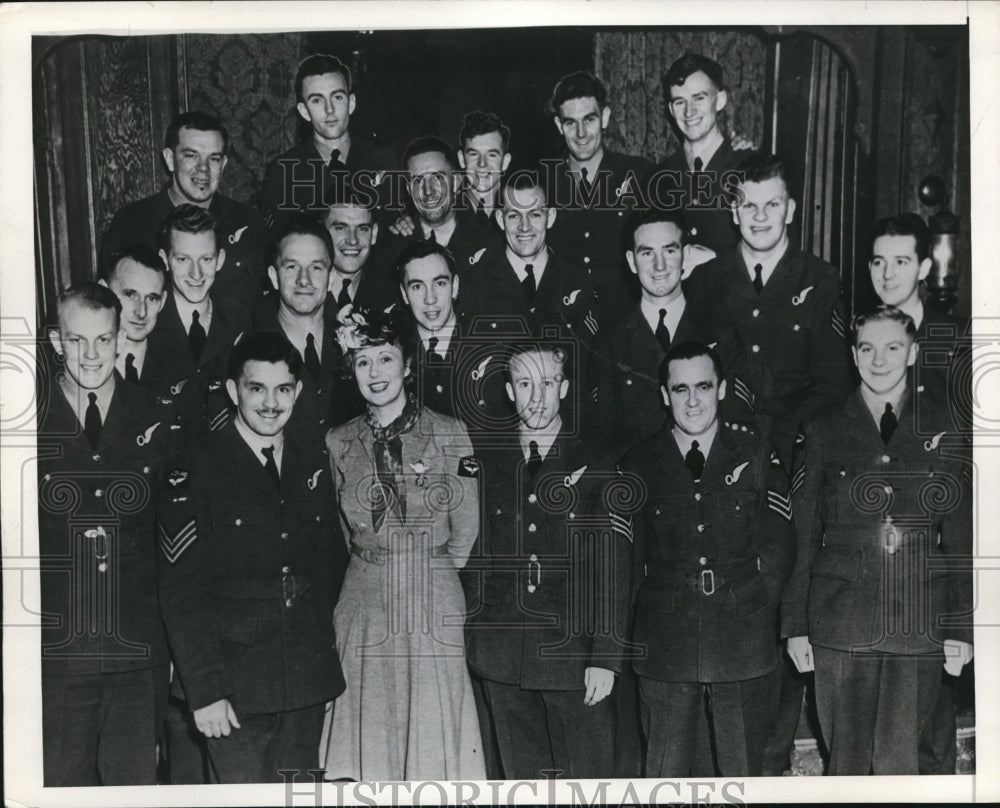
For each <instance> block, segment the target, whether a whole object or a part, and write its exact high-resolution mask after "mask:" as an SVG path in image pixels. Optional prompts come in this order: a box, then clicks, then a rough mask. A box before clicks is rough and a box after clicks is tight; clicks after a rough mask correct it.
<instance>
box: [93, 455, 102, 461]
mask: <svg viewBox="0 0 1000 808" xmlns="http://www.w3.org/2000/svg"><path fill="white" fill-rule="evenodd" d="M100 461H101V456H100V455H99V454H95V455H94V462H95V463H99V462H100Z"/></svg>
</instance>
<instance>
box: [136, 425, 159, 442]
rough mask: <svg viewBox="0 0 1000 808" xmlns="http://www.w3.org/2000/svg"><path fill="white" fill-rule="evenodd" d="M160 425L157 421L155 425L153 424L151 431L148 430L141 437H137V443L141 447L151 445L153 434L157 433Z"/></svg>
mask: <svg viewBox="0 0 1000 808" xmlns="http://www.w3.org/2000/svg"><path fill="white" fill-rule="evenodd" d="M159 425H160V421H157V422H156V423H155V424H153V425H152V426H151V427H149V429H147V430H146V431H145V432H143V433H142V434H141V435H136V438H135V442H136V443H137V444H138V445H139V446H145V445H146V444H147V443H149V441H150V439H151V438H152V437H153V433H154V432H155V431H156V428H157V427H158V426H159Z"/></svg>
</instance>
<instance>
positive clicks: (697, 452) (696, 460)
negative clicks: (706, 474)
mask: <svg viewBox="0 0 1000 808" xmlns="http://www.w3.org/2000/svg"><path fill="white" fill-rule="evenodd" d="M684 465H685V466H687V467H688V471H690V472H691V477H692V478H694V480H695V482H697V481H698V480H700V479H701V473H702V472H703V471H704V470H705V455H703V454H702V453H701V449H699V448H698V441H696V440H693V441H691V448H690V449H688V453H687V454H686V455H684Z"/></svg>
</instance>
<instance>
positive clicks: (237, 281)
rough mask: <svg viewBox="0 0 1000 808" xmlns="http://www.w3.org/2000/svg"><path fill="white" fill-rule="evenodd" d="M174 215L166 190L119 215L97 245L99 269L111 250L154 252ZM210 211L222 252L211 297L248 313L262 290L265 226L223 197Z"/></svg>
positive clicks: (215, 199) (240, 205) (215, 198)
mask: <svg viewBox="0 0 1000 808" xmlns="http://www.w3.org/2000/svg"><path fill="white" fill-rule="evenodd" d="M173 209H174V203H173V202H171V201H170V196H169V195H168V194H167V191H166V189H164V190H162V191H160V192H159V193H157V194H153V196H147V197H146V198H145V199H140V200H139V201H138V202H133V203H132V204H130V205H126V206H125V207H123V208H122V209H121V210H119V211H118V212H117V213H116V214H115V216H114V218H113V219H112V220H111V225H110V226H109V227H108V232H107V233H106V234H105V236H104V241H102V242H101V266H102V267H103V266H107V262H108V261H109V260H110V258H111V255H112V254H113V253H114V252H115V250H118V249H121V248H122V247H125V246H126V245H128V244H132V243H134V242H138V243H139V244H144V245H146V246H147V247H149V248H150V249H151V250H153V251H156V250H157V249H158V247H159V245H158V244H157V235H158V234H159V231H160V225H161V224H163V220H164V219H166V218H167V216H168V215H169V214H170V212H171V211H172V210H173ZM209 210H210V211H211V213H212V215H213V216H215V218H216V219H217V220H218V222H219V232H220V233H221V234H222V241H221V243H220V244H219V247H221V248H222V249H224V250H225V251H226V260H225V262H224V263H223V265H222V269H220V270H219V272H218V274H217V275H216V276H215V283H214V285H213V287H212V295H213V296H214V297H216V298H218V299H219V300H222V301H224V302H225V303H226V304H227V305H229V306H230V307H233V306H238V307H239V308H241V309H243V310H245V311H246V312H247V313H249V312H251V311H252V310H253V306H254V304H255V303H256V301H257V299H258V298H259V297H260V296H261V295H262V294H263V293H264V290H265V277H266V275H267V272H266V270H267V263H266V262H267V258H266V256H265V252H266V250H267V239H268V236H267V230H266V228H265V227H264V220H263V218H262V217H261V215H260V214H259V213H258V212H257V211H256V210H254V209H253V208H251V207H250V206H249V205H244V204H243V203H242V202H237V201H236V200H235V199H230V198H229V197H228V196H223V195H222V194H215V196H213V197H212V204H211V205H210V206H209Z"/></svg>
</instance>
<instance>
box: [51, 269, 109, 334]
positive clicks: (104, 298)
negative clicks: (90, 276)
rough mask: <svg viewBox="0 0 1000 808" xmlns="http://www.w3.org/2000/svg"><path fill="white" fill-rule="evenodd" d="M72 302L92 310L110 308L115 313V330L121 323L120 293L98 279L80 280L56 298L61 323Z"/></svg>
mask: <svg viewBox="0 0 1000 808" xmlns="http://www.w3.org/2000/svg"><path fill="white" fill-rule="evenodd" d="M70 303H77V304H79V305H80V306H82V307H83V308H85V309H90V310H91V311H103V310H104V309H108V310H110V311H113V312H114V314H115V331H117V330H118V328H119V327H120V325H121V319H122V304H121V301H120V300H119V299H118V295H116V294H115V293H114V292H112V291H111V290H110V289H109V288H108V287H107V286H104V285H102V284H100V283H97V281H80V282H79V283H74V284H73V285H72V286H67V287H66V288H65V289H63V290H62V291H61V292H60V293H59V296H58V297H57V298H56V312H57V314H58V316H59V320H60V324H61V322H62V314H63V311H64V310H65V308H66V306H68V305H69V304H70Z"/></svg>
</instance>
